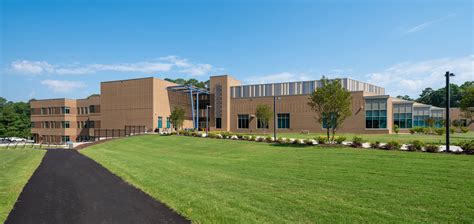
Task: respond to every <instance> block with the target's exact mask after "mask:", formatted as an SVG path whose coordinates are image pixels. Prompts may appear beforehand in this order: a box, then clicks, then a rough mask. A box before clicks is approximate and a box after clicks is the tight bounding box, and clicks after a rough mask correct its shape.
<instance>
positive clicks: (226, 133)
mask: <svg viewBox="0 0 474 224" xmlns="http://www.w3.org/2000/svg"><path fill="white" fill-rule="evenodd" d="M221 135H222V138H230V137H231V136H232V133H230V132H227V131H225V132H221Z"/></svg>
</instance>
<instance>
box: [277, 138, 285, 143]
mask: <svg viewBox="0 0 474 224" xmlns="http://www.w3.org/2000/svg"><path fill="white" fill-rule="evenodd" d="M277 142H278V144H285V143H286V142H285V140H283V138H282V137H278V138H277Z"/></svg>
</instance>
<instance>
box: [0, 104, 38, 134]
mask: <svg viewBox="0 0 474 224" xmlns="http://www.w3.org/2000/svg"><path fill="white" fill-rule="evenodd" d="M13 136H14V137H21V138H28V137H31V133H30V103H29V102H27V103H25V102H12V101H8V100H7V99H5V98H3V97H0V137H13Z"/></svg>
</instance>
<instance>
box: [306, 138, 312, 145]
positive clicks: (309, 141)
mask: <svg viewBox="0 0 474 224" xmlns="http://www.w3.org/2000/svg"><path fill="white" fill-rule="evenodd" d="M304 143H305V144H306V145H313V139H306V140H304Z"/></svg>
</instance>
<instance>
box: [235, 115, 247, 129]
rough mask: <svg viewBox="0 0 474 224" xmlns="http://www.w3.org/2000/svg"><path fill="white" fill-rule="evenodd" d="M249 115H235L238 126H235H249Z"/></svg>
mask: <svg viewBox="0 0 474 224" xmlns="http://www.w3.org/2000/svg"><path fill="white" fill-rule="evenodd" d="M249 120H250V119H249V115H248V114H239V115H237V121H238V126H237V128H249Z"/></svg>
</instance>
